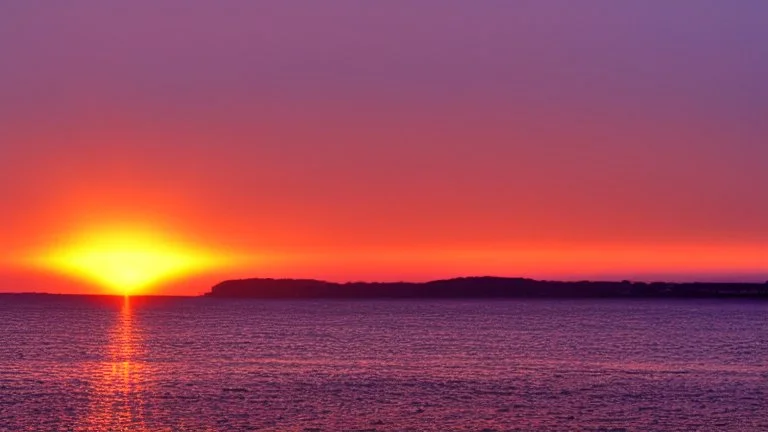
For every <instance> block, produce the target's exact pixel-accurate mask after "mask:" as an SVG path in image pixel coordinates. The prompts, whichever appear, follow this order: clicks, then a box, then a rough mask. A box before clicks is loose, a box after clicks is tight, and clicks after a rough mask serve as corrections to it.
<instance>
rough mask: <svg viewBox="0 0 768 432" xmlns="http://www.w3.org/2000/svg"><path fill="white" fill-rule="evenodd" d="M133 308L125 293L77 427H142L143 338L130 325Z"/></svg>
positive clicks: (85, 428)
mask: <svg viewBox="0 0 768 432" xmlns="http://www.w3.org/2000/svg"><path fill="white" fill-rule="evenodd" d="M134 315H135V311H134V309H133V308H132V306H131V299H130V297H128V296H126V297H125V298H124V300H123V304H122V306H121V308H120V312H119V315H118V316H117V319H116V321H115V325H114V327H113V328H112V330H111V331H110V336H109V343H108V346H107V347H106V350H105V352H106V355H105V359H104V360H103V361H102V362H100V363H97V364H96V365H95V366H94V369H93V371H92V375H93V383H92V386H93V387H92V397H91V404H90V407H89V410H88V415H87V416H86V417H85V418H84V419H83V422H82V424H81V427H80V428H79V429H78V430H80V431H107V430H108V431H146V430H148V429H147V427H146V424H145V422H144V409H145V404H146V402H145V400H144V398H143V394H144V390H145V389H144V386H145V383H146V364H145V363H144V362H142V361H140V357H141V354H142V350H143V340H142V337H141V334H140V332H138V331H136V330H135V328H134V320H135V316H134Z"/></svg>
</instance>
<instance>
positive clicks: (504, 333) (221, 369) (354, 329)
mask: <svg viewBox="0 0 768 432" xmlns="http://www.w3.org/2000/svg"><path fill="white" fill-rule="evenodd" d="M767 324H768V303H760V302H758V303H748V302H738V301H733V302H717V301H611V300H604V301H538V300H537V301H500V302H482V301H475V302H451V301H423V302H415V301H392V302H387V301H380V302H342V301H303V302H301V301H297V302H263V301H243V300H240V301H233V300H217V299H206V298H167V299H162V298H154V299H153V298H146V299H142V298H134V299H130V300H124V299H122V298H93V297H91V298H89V297H76V296H61V297H60V296H44V297H43V296H35V297H23V296H8V295H2V296H0V335H1V336H2V339H1V340H0V342H2V343H1V344H0V430H3V431H6V430H7V431H24V430H32V431H36V430H40V431H49V430H50V431H54V430H55V431H62V430H73V431H102V430H103V431H107V430H109V431H238V430H273V431H343V430H346V431H358V430H370V431H373V430H375V431H446V430H448V431H453V430H455V431H464V430H466V431H481V430H489V431H506V430H524V431H525V430H531V431H549V430H553V431H556V430H557V431H559V430H632V431H652V430H659V431H661V430H672V431H675V430H712V431H716V430H717V431H720V430H733V431H750V430H768V408H767V407H768V328H766V327H767Z"/></svg>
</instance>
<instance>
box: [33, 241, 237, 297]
mask: <svg viewBox="0 0 768 432" xmlns="http://www.w3.org/2000/svg"><path fill="white" fill-rule="evenodd" d="M33 261H34V263H35V264H36V265H38V266H40V267H43V268H45V269H48V270H52V271H56V272H59V273H63V274H66V275H69V276H74V277H78V278H82V279H86V280H88V281H90V282H94V283H97V284H99V285H100V286H102V287H105V288H108V289H109V290H110V291H112V292H115V293H119V294H125V295H131V294H141V293H144V292H145V291H146V290H148V289H149V288H151V287H152V286H154V285H157V284H159V283H162V282H165V281H168V280H170V279H174V278H177V277H181V276H185V275H189V274H192V273H198V272H202V271H205V270H210V269H213V268H217V267H221V266H223V265H224V264H226V260H225V259H224V258H223V257H220V256H217V255H215V254H213V253H210V252H206V251H203V250H201V249H198V248H194V247H191V246H189V245H186V244H184V243H182V242H179V241H176V240H174V239H171V238H169V237H168V236H166V235H164V234H162V233H159V232H156V231H153V230H148V229H136V228H131V229H126V228H111V229H102V230H94V231H88V232H85V233H81V234H78V235H76V236H74V237H73V238H72V239H70V240H68V241H66V242H64V243H63V244H61V245H59V246H57V247H54V248H51V249H49V250H48V251H46V252H44V253H41V254H37V255H36V256H35V257H34V258H33Z"/></svg>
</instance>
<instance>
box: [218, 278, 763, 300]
mask: <svg viewBox="0 0 768 432" xmlns="http://www.w3.org/2000/svg"><path fill="white" fill-rule="evenodd" d="M205 295H206V296H208V297H220V298H257V299H433V298H436V299H440V298H442V299H488V298H761V299H768V282H765V283H704V282H693V283H673V282H632V281H621V282H600V281H579V282H565V281H541V280H534V279H526V278H505V277H491V276H483V277H461V278H455V279H445V280H435V281H431V282H348V283H335V282H326V281H321V280H314V279H263V278H255V279H240V280H228V281H224V282H221V283H219V284H217V285H216V286H214V287H213V288H212V289H211V291H210V292H209V293H206V294H205Z"/></svg>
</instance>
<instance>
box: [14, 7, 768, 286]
mask: <svg viewBox="0 0 768 432" xmlns="http://www.w3.org/2000/svg"><path fill="white" fill-rule="evenodd" d="M766 16H768V3H767V2H765V1H763V0H740V1H737V2H724V1H710V0H688V1H686V0H678V1H672V2H671V1H667V0H650V1H622V2H617V1H610V0H584V1H578V2H577V1H565V0H562V1H559V0H546V1H541V0H530V1H526V0H519V1H506V0H499V1H495V0H484V1H453V0H418V1H402V0H390V1H379V2H360V1H341V0H334V1H326V2H309V1H258V2H257V1H250V0H228V1H203V0H133V1H130V2H104V1H100V0H66V1H58V2H49V1H37V0H25V1H5V2H2V3H0V56H1V58H2V64H0V95H1V96H0V204H1V205H2V209H3V211H2V213H0V240H1V241H2V244H3V251H2V252H0V281H2V282H0V291H48V292H98V289H97V288H96V287H93V286H89V285H83V284H82V283H81V282H80V281H76V280H70V279H69V278H63V277H59V276H57V275H52V274H49V273H47V272H43V271H40V270H39V269H30V268H27V267H25V266H23V265H20V264H19V263H18V261H19V260H18V258H19V257H22V256H25V255H28V254H30V253H32V252H30V251H36V250H41V249H45V248H46V247H50V246H51V245H52V244H57V243H60V242H62V241H63V240H62V239H64V238H66V237H67V236H68V235H70V234H71V233H73V232H79V231H83V230H86V231H87V230H88V229H90V228H91V227H97V226H102V225H110V224H112V225H114V224H119V225H140V226H152V227H153V229H155V230H159V231H161V232H164V233H168V235H171V236H173V237H178V238H184V239H185V242H187V243H189V244H194V245H196V246H200V247H205V248H208V250H210V251H214V252H216V253H220V254H221V255H222V256H224V255H227V256H228V255H230V254H236V255H238V256H241V255H242V256H246V255H247V256H249V257H251V258H252V259H250V260H249V261H248V263H247V265H246V264H243V263H240V265H238V266H231V267H228V268H226V269H219V270H217V271H208V272H205V273H203V274H200V275H196V276H194V277H191V275H190V278H187V279H185V280H184V281H178V282H177V283H172V284H166V285H164V286H163V287H158V288H157V289H156V292H159V293H200V292H203V291H207V290H208V287H209V286H210V284H212V283H215V282H217V281H218V280H221V279H224V278H233V277H262V276H263V277H314V278H323V279H330V280H335V281H345V280H402V279H408V280H425V279H431V278H441V277H452V276H458V275H481V274H494V275H502V276H528V277H537V278H551V279H555V278H558V279H560V278H562V279H579V278H599V279H616V278H632V279H637V280H654V279H670V280H697V279H698V280H704V279H706V280H745V281H765V280H766V279H768V200H766V199H765V187H766V185H768V170H767V169H766V168H765V166H766V162H765V161H766V160H768V142H766V137H768V122H766V121H765V119H766V115H767V114H768V80H766V79H765V77H767V76H768V26H766V25H765V17H766Z"/></svg>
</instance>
